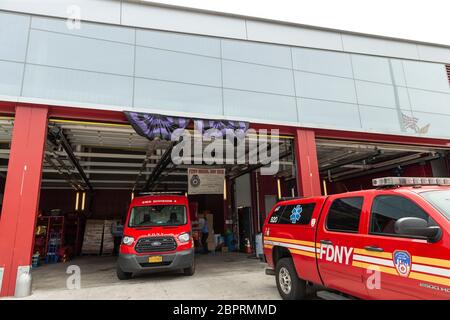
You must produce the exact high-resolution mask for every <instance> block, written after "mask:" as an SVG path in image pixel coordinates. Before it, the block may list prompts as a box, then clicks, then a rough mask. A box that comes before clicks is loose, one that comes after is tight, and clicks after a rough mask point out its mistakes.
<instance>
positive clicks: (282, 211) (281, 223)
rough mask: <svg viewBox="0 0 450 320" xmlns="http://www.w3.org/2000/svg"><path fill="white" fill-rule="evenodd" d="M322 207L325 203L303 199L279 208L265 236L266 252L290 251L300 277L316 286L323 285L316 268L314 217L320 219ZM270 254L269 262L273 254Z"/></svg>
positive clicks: (320, 200)
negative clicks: (282, 248)
mask: <svg viewBox="0 0 450 320" xmlns="http://www.w3.org/2000/svg"><path fill="white" fill-rule="evenodd" d="M322 203H323V200H322V199H318V200H316V201H312V200H310V199H304V200H296V201H295V202H290V203H284V204H280V205H277V206H276V207H275V208H274V210H273V213H272V215H271V216H270V218H269V219H268V222H267V224H266V229H265V232H266V234H265V235H264V244H265V246H266V245H267V247H266V248H268V249H272V248H273V247H284V248H287V249H288V250H289V252H290V253H291V255H292V258H293V261H294V266H295V268H296V271H297V275H298V276H299V277H300V278H302V279H307V280H311V281H315V282H320V279H319V278H318V277H317V267H316V264H315V259H316V248H315V243H314V237H315V223H316V222H315V221H316V218H315V217H317V216H318V215H319V211H320V208H321V206H322ZM265 252H266V251H265ZM267 254H268V255H269V258H268V259H270V251H267V253H266V256H267ZM274 267H275V266H274Z"/></svg>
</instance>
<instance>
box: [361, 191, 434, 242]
mask: <svg viewBox="0 0 450 320" xmlns="http://www.w3.org/2000/svg"><path fill="white" fill-rule="evenodd" d="M371 211H372V212H371V214H370V229H369V232H370V233H372V234H384V235H396V236H398V235H399V234H396V233H395V230H394V225H395V222H396V221H397V220H398V219H400V218H405V217H414V218H421V219H424V220H426V221H428V224H429V225H436V223H435V222H434V220H433V219H432V218H431V217H430V216H429V215H428V214H427V213H426V212H425V211H424V210H423V209H422V208H421V207H419V206H418V205H417V204H416V203H414V202H413V201H411V200H410V199H408V198H405V197H401V196H395V195H385V196H377V197H376V198H375V199H374V200H373V204H372V210H371Z"/></svg>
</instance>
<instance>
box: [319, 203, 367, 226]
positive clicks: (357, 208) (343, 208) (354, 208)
mask: <svg viewBox="0 0 450 320" xmlns="http://www.w3.org/2000/svg"><path fill="white" fill-rule="evenodd" d="M363 201H364V198H363V197H351V198H340V199H336V200H334V201H333V203H332V204H331V207H330V210H329V211H328V215H327V222H326V228H327V230H330V231H340V232H358V228H359V220H360V218H361V211H362V205H363Z"/></svg>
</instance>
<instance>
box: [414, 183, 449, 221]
mask: <svg viewBox="0 0 450 320" xmlns="http://www.w3.org/2000/svg"><path fill="white" fill-rule="evenodd" d="M421 195H422V196H423V197H424V198H425V199H426V200H427V201H428V202H429V203H431V204H432V205H433V207H435V208H436V209H438V210H439V211H440V212H441V213H442V214H443V215H444V216H445V217H446V218H447V219H448V220H450V190H442V191H427V192H423V193H421Z"/></svg>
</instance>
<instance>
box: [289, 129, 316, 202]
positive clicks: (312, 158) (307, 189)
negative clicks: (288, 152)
mask: <svg viewBox="0 0 450 320" xmlns="http://www.w3.org/2000/svg"><path fill="white" fill-rule="evenodd" d="M295 156H296V164H297V190H298V193H299V195H300V196H303V197H313V196H320V195H321V189H320V176H319V165H318V162H317V149H316V136H315V134H314V131H313V130H309V129H297V130H296V132H295Z"/></svg>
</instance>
